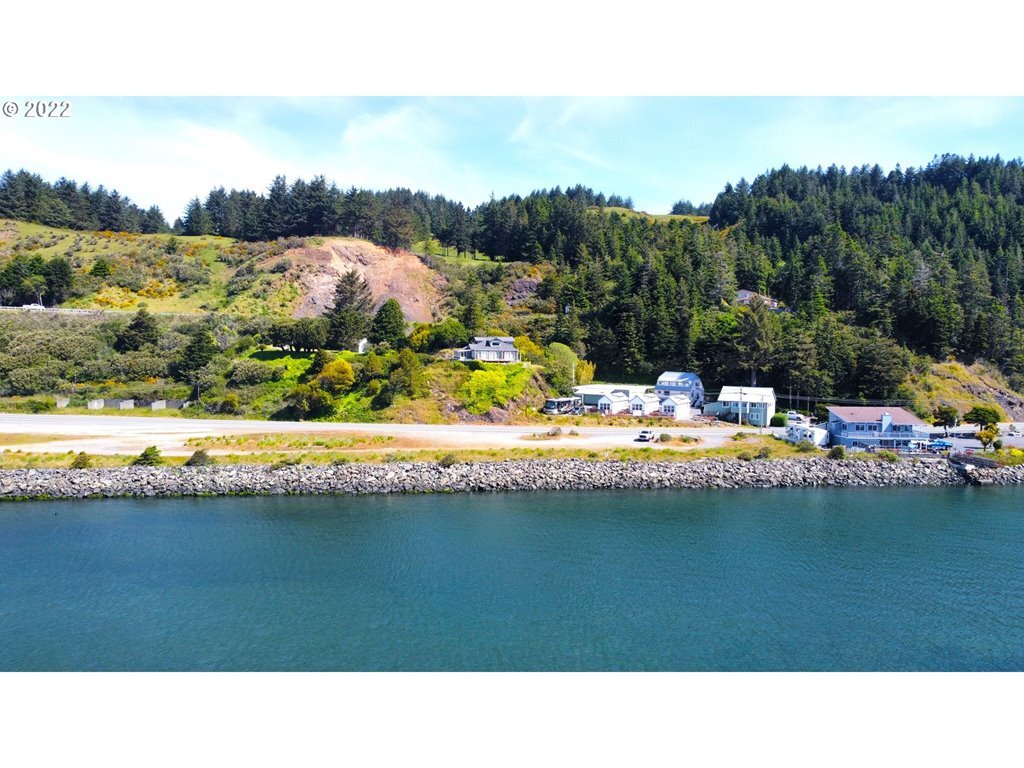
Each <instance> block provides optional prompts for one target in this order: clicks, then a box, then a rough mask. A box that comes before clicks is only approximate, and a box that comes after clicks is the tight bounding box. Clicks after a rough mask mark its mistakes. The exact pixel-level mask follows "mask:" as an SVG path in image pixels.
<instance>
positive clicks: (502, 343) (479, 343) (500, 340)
mask: <svg viewBox="0 0 1024 768" xmlns="http://www.w3.org/2000/svg"><path fill="white" fill-rule="evenodd" d="M515 348H516V345H515V339H513V338H512V337H511V336H474V337H473V341H471V342H469V344H467V345H466V346H465V347H463V349H471V350H473V351H477V352H479V351H483V350H486V349H496V350H499V351H511V350H514V349H515Z"/></svg>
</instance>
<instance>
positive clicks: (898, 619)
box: [0, 488, 1024, 670]
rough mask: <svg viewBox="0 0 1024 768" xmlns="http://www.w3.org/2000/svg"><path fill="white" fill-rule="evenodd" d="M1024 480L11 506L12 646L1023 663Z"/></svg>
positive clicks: (516, 665)
mask: <svg viewBox="0 0 1024 768" xmlns="http://www.w3.org/2000/svg"><path fill="white" fill-rule="evenodd" d="M1022 502H1024V489H1003V488H964V489H961V488H957V489H885V490H874V489H872V490H868V489H849V490H839V489H814V490H812V489H799V490H798V489H788V490H756V491H754V490H751V491H683V492H679V491H666V492H643V493H626V492H590V493H543V494H515V495H507V494H506V495H479V496H470V495H453V496H406V497H390V498H389V497H379V498H348V497H334V498H320V497H304V498H303V497H284V498H244V499H242V498H224V499H175V500H145V501H142V500H113V501H83V502H42V503H24V504H22V503H16V504H0V669H2V670H1020V669H1024V503H1022Z"/></svg>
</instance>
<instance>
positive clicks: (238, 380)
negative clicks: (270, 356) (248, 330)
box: [228, 337, 284, 387]
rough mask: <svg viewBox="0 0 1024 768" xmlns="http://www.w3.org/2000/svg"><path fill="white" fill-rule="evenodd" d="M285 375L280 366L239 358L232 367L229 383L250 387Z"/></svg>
mask: <svg viewBox="0 0 1024 768" xmlns="http://www.w3.org/2000/svg"><path fill="white" fill-rule="evenodd" d="M250 338H251V337H250ZM283 376H284V371H282V370H281V367H280V366H277V365H268V364H267V363H264V362H262V361H260V360H249V359H246V360H239V361H237V362H236V363H235V364H234V365H233V366H232V367H231V375H230V376H229V378H228V384H229V385H231V386H233V387H249V386H253V385H254V384H266V383H267V382H268V381H280V380H281V378H282V377H283Z"/></svg>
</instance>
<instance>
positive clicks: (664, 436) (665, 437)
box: [658, 432, 672, 443]
mask: <svg viewBox="0 0 1024 768" xmlns="http://www.w3.org/2000/svg"><path fill="white" fill-rule="evenodd" d="M658 442H659V443H670V442H672V435H670V434H669V433H668V432H662V433H661V434H660V435H658Z"/></svg>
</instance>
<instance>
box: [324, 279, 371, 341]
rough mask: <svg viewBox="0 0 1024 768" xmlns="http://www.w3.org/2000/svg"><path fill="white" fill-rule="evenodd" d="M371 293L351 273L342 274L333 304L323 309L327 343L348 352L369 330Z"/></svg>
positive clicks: (365, 284)
mask: <svg viewBox="0 0 1024 768" xmlns="http://www.w3.org/2000/svg"><path fill="white" fill-rule="evenodd" d="M372 311H373V294H372V293H371V292H370V286H369V285H368V284H367V282H366V280H365V279H363V276H362V275H360V274H359V273H358V272H356V271H355V270H350V271H348V272H346V273H345V274H343V275H342V276H341V277H340V278H339V279H338V282H337V284H336V285H335V288H334V305H333V306H332V307H331V308H330V309H329V310H327V314H326V317H327V322H328V344H329V345H330V346H331V347H332V348H334V349H350V348H351V347H352V346H353V345H354V344H355V343H356V342H357V341H358V340H359V339H361V338H362V337H363V335H364V334H365V333H366V332H367V330H368V329H369V327H370V319H371V315H370V313H371V312H372Z"/></svg>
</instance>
